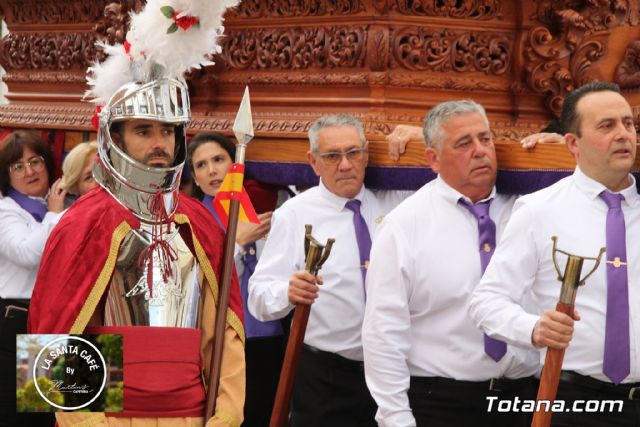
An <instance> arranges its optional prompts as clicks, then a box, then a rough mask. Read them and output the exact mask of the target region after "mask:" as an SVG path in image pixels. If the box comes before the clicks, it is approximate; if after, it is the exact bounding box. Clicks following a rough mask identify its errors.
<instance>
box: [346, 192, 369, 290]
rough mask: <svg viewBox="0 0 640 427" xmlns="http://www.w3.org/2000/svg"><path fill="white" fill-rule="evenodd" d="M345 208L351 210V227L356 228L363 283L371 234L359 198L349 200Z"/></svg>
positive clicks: (365, 275)
mask: <svg viewBox="0 0 640 427" xmlns="http://www.w3.org/2000/svg"><path fill="white" fill-rule="evenodd" d="M344 207H345V208H347V209H349V210H350V211H353V227H354V228H355V230H356V241H357V242H358V251H359V252H360V271H361V272H362V283H363V285H364V282H365V278H366V277H367V267H368V266H369V254H370V253H371V236H370V235H369V227H367V223H366V222H365V221H364V218H363V217H362V214H361V213H360V200H349V201H348V202H347V203H346V204H345V205H344Z"/></svg>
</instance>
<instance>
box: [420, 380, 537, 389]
mask: <svg viewBox="0 0 640 427" xmlns="http://www.w3.org/2000/svg"><path fill="white" fill-rule="evenodd" d="M535 382H536V379H535V378H534V377H523V378H514V379H511V378H491V379H490V380H487V381H463V380H455V379H453V378H446V377H411V384H412V385H416V386H418V387H421V386H436V387H441V386H442V387H449V388H455V387H459V388H466V389H474V390H476V391H514V390H520V389H523V388H527V387H532V386H535Z"/></svg>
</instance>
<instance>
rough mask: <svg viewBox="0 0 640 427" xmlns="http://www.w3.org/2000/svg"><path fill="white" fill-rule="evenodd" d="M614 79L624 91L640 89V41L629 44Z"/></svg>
mask: <svg viewBox="0 0 640 427" xmlns="http://www.w3.org/2000/svg"><path fill="white" fill-rule="evenodd" d="M614 79H615V82H616V83H618V84H619V85H620V87H621V88H623V89H640V40H634V41H632V42H631V43H629V46H627V50H626V51H625V52H624V57H623V58H622V62H621V63H620V64H618V67H617V68H616V74H615V76H614Z"/></svg>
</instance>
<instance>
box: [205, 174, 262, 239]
mask: <svg viewBox="0 0 640 427" xmlns="http://www.w3.org/2000/svg"><path fill="white" fill-rule="evenodd" d="M243 179H244V165H243V164H240V163H234V164H232V165H231V169H230V170H229V173H227V176H225V177H224V181H222V185H221V186H220V189H219V190H218V193H217V194H216V198H215V199H214V200H213V210H214V211H215V212H216V214H217V215H218V218H220V221H221V222H222V224H223V225H224V227H225V229H226V228H227V224H228V223H229V206H230V204H231V200H239V201H240V213H239V214H238V220H239V221H245V222H252V223H254V224H260V220H259V219H258V215H257V214H256V210H255V209H254V208H253V205H252V204H251V199H249V195H248V194H247V191H246V190H245V189H244V187H243V186H242V181H243Z"/></svg>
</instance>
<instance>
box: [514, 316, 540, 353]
mask: <svg viewBox="0 0 640 427" xmlns="http://www.w3.org/2000/svg"><path fill="white" fill-rule="evenodd" d="M538 319H540V316H536V315H535V314H530V313H525V314H524V315H522V316H519V317H518V318H517V319H516V322H515V328H514V329H515V332H516V342H517V344H518V346H519V347H522V348H525V349H531V350H539V348H538V347H536V346H534V345H533V342H532V341H531V334H532V333H533V328H534V327H535V326H536V322H537V321H538Z"/></svg>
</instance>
